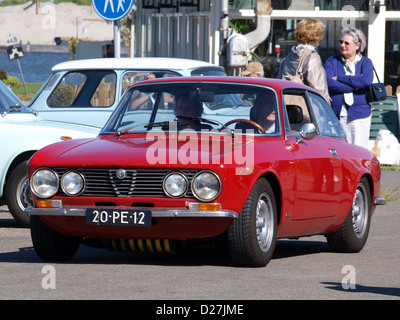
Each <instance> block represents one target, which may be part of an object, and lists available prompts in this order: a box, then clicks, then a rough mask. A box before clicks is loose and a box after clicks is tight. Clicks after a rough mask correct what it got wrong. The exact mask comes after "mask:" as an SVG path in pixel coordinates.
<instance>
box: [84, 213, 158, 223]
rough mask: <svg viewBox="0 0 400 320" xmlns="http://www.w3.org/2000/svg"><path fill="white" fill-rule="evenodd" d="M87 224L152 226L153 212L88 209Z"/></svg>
mask: <svg viewBox="0 0 400 320" xmlns="http://www.w3.org/2000/svg"><path fill="white" fill-rule="evenodd" d="M86 223H87V224H96V225H105V226H144V227H145V226H151V211H150V210H120V209H86Z"/></svg>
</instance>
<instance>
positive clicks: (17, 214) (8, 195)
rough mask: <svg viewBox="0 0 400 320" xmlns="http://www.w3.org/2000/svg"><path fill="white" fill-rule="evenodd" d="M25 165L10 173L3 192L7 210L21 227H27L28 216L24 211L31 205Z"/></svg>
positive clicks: (22, 164)
mask: <svg viewBox="0 0 400 320" xmlns="http://www.w3.org/2000/svg"><path fill="white" fill-rule="evenodd" d="M26 164H27V161H24V162H21V163H20V164H19V165H18V166H17V167H16V168H15V169H14V170H13V171H12V172H11V174H10V177H9V178H8V179H7V184H6V186H5V190H4V195H5V199H6V204H7V207H8V210H9V211H10V213H11V215H12V216H13V217H14V219H15V220H16V221H17V222H18V223H19V224H20V225H21V226H22V227H29V222H30V219H29V215H28V214H26V213H25V212H24V209H25V208H27V207H29V206H31V205H32V197H31V193H30V190H29V179H28V173H27V170H26Z"/></svg>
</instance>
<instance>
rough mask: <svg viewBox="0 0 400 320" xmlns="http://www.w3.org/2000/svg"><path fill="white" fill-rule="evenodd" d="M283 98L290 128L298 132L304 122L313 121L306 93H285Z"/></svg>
mask: <svg viewBox="0 0 400 320" xmlns="http://www.w3.org/2000/svg"><path fill="white" fill-rule="evenodd" d="M283 99H284V100H285V105H286V110H287V114H288V118H289V124H290V130H291V131H292V132H298V131H300V128H301V126H302V125H303V124H304V123H310V122H311V116H310V112H309V111H308V108H307V100H306V99H305V96H304V94H300V93H296V94H295V93H284V95H283Z"/></svg>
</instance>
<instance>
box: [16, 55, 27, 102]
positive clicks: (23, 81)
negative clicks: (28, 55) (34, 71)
mask: <svg viewBox="0 0 400 320" xmlns="http://www.w3.org/2000/svg"><path fill="white" fill-rule="evenodd" d="M17 62H18V68H19V72H20V73H21V78H22V83H23V84H24V89H25V94H28V90H26V84H25V79H24V74H23V73H22V69H21V64H20V63H19V58H17Z"/></svg>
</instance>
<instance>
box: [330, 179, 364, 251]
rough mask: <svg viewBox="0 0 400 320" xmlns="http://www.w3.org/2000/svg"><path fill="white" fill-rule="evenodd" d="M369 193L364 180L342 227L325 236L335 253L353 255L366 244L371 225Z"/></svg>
mask: <svg viewBox="0 0 400 320" xmlns="http://www.w3.org/2000/svg"><path fill="white" fill-rule="evenodd" d="M371 208H372V201H371V192H370V188H369V184H368V180H367V179H366V178H362V179H361V180H360V183H359V184H358V187H357V190H356V193H355V195H354V198H353V203H352V205H351V208H350V211H349V213H348V215H347V217H346V220H345V221H344V222H343V224H342V226H341V227H340V228H339V230H337V231H336V232H334V233H332V234H329V235H327V236H326V239H327V241H328V244H329V247H330V248H331V249H332V250H333V251H336V252H345V253H355V252H359V251H361V249H362V248H363V247H364V245H365V243H366V242H367V238H368V234H369V227H370V224H371Z"/></svg>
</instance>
